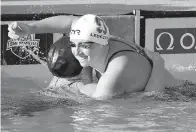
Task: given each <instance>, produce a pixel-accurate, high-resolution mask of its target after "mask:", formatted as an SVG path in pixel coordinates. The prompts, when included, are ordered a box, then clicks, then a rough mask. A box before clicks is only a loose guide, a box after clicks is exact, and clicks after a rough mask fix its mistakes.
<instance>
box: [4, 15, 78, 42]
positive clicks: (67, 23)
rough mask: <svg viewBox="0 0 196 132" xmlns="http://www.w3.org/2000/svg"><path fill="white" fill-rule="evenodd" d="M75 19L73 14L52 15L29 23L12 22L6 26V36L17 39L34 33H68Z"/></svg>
mask: <svg viewBox="0 0 196 132" xmlns="http://www.w3.org/2000/svg"><path fill="white" fill-rule="evenodd" d="M77 19H78V17H75V16H54V17H49V18H46V19H43V20H40V21H36V22H33V23H29V24H25V23H22V22H12V23H11V24H9V26H8V30H9V32H8V36H9V37H10V38H12V39H18V38H19V37H24V36H27V35H28V34H36V33H69V30H70V28H71V25H72V23H73V22H74V21H75V20H77Z"/></svg>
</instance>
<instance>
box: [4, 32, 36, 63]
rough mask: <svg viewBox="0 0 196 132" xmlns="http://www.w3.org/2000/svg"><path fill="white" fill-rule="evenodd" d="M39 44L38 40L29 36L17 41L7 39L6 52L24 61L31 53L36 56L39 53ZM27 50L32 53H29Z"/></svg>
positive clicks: (33, 36)
mask: <svg viewBox="0 0 196 132" xmlns="http://www.w3.org/2000/svg"><path fill="white" fill-rule="evenodd" d="M39 42H40V39H35V35H34V34H31V35H28V36H25V37H20V38H18V39H9V40H8V41H7V48H6V50H10V51H11V52H12V53H13V54H14V55H15V56H17V57H19V58H20V59H26V58H27V57H29V56H31V55H32V54H33V53H34V54H38V52H39ZM26 49H27V50H30V51H32V52H31V53H29V52H27V51H26Z"/></svg>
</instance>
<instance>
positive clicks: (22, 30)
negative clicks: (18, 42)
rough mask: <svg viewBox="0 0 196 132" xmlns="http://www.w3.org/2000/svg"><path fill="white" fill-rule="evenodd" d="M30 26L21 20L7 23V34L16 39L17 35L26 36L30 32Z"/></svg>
mask: <svg viewBox="0 0 196 132" xmlns="http://www.w3.org/2000/svg"><path fill="white" fill-rule="evenodd" d="M31 29H32V27H31V26H29V25H27V24H24V23H21V22H12V23H10V24H9V25H8V31H9V32H8V36H9V37H10V38H12V39H18V38H19V37H23V36H27V35H28V34H30V33H31V31H30V30H31Z"/></svg>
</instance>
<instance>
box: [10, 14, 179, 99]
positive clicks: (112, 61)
mask: <svg viewBox="0 0 196 132" xmlns="http://www.w3.org/2000/svg"><path fill="white" fill-rule="evenodd" d="M8 30H9V33H8V35H9V37H10V38H13V39H16V38H18V37H20V36H25V35H27V34H33V33H69V37H70V41H71V44H70V46H71V50H72V53H73V55H74V56H75V58H76V59H77V60H78V61H79V63H80V65H81V66H82V67H83V68H86V67H92V68H93V69H95V70H96V71H98V72H99V73H100V74H101V77H100V78H99V81H98V82H97V83H88V84H84V83H82V82H81V83H78V90H79V91H80V92H81V93H83V94H85V95H87V96H90V97H93V98H105V97H106V98H110V97H113V96H115V95H119V94H123V93H125V92H140V91H149V92H151V91H164V89H165V87H166V86H167V85H171V84H170V82H168V81H171V82H173V81H172V80H175V79H174V78H173V76H172V75H171V74H170V73H169V72H168V71H167V70H166V69H165V68H164V60H163V59H162V58H161V56H160V55H159V54H158V53H154V52H151V51H149V50H147V49H143V48H141V47H140V46H138V45H136V44H133V43H128V42H126V41H125V40H123V39H121V38H119V37H116V36H112V35H110V32H109V29H108V27H107V25H106V23H105V22H104V20H103V19H102V18H101V17H99V16H96V15H93V14H87V15H84V16H82V17H75V16H55V17H50V18H46V19H43V20H40V21H37V22H34V23H31V24H28V25H27V24H23V23H19V22H13V23H11V24H10V25H9V27H8ZM166 79H168V81H166Z"/></svg>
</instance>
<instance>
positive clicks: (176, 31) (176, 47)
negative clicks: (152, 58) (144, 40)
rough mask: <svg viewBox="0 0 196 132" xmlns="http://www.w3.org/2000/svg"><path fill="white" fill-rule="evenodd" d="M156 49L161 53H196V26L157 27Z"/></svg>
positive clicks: (155, 35) (155, 33) (155, 36)
mask: <svg viewBox="0 0 196 132" xmlns="http://www.w3.org/2000/svg"><path fill="white" fill-rule="evenodd" d="M154 51H155V52H159V53H160V54H180V53H196V28H165V29H155V30H154Z"/></svg>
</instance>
